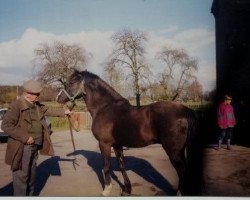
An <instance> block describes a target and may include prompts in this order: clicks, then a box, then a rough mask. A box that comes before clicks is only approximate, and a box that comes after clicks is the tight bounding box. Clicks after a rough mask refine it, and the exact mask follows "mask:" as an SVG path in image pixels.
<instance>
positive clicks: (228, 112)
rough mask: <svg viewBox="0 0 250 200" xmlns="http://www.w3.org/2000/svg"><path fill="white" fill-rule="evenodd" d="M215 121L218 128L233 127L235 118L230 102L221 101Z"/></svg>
mask: <svg viewBox="0 0 250 200" xmlns="http://www.w3.org/2000/svg"><path fill="white" fill-rule="evenodd" d="M217 123H218V125H219V127H220V128H222V129H224V128H228V127H234V126H235V124H236V120H235V117H234V109H233V106H232V105H230V104H225V103H224V102H222V103H221V104H220V105H219V107H218V110H217Z"/></svg>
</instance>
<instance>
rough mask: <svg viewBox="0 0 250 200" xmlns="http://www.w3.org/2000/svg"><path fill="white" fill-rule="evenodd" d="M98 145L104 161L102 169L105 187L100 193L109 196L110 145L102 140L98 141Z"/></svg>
mask: <svg viewBox="0 0 250 200" xmlns="http://www.w3.org/2000/svg"><path fill="white" fill-rule="evenodd" d="M99 147H100V150H101V154H102V156H103V162H104V167H103V171H104V178H105V188H104V190H103V192H102V195H103V196H109V195H110V192H111V189H112V184H111V177H110V156H111V146H110V145H108V144H105V143H103V142H100V143H99Z"/></svg>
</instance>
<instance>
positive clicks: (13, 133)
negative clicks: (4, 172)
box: [2, 80, 71, 196]
mask: <svg viewBox="0 0 250 200" xmlns="http://www.w3.org/2000/svg"><path fill="white" fill-rule="evenodd" d="M23 91H24V92H23V95H22V96H21V97H20V98H19V99H17V100H15V101H14V102H13V103H12V104H11V105H10V107H9V109H8V111H7V112H6V115H5V117H4V119H3V122H2V129H3V131H4V132H6V133H7V134H8V135H9V138H8V144H7V149H6V156H5V162H6V164H8V165H10V166H11V170H12V175H13V190H14V196H33V195H34V183H35V176H36V162H37V159H38V151H40V154H42V155H50V156H53V155H54V150H53V147H52V143H51V140H50V134H49V128H48V125H47V122H46V118H45V116H55V117H64V116H66V115H68V114H70V113H71V112H70V111H69V110H68V109H65V110H64V109H52V108H47V107H45V106H44V105H43V104H41V103H40V102H39V101H38V99H39V95H40V92H41V91H42V85H41V84H40V82H38V81H36V80H28V81H26V82H24V83H23Z"/></svg>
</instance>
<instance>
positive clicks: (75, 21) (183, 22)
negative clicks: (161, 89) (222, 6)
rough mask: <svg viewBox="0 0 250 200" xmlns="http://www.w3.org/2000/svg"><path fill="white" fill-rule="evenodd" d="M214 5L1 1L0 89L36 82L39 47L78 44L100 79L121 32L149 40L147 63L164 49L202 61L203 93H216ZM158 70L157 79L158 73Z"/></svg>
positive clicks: (196, 0) (154, 0)
mask: <svg viewBox="0 0 250 200" xmlns="http://www.w3.org/2000/svg"><path fill="white" fill-rule="evenodd" d="M211 5H212V0H1V1H0V84H5V85H6V84H10V85H14V84H18V85H21V84H22V82H23V81H24V80H27V79H29V78H32V77H33V76H34V73H35V72H34V68H33V62H32V59H33V58H34V49H35V48H38V47H39V45H40V44H41V43H45V42H46V43H52V42H53V41H62V42H66V43H68V44H74V43H77V44H80V45H82V46H83V47H84V48H85V50H86V51H87V52H89V53H91V54H92V55H93V57H92V58H91V60H90V61H89V64H88V66H87V68H88V70H89V71H92V72H94V73H96V74H98V75H102V70H103V66H102V63H103V62H104V60H105V58H106V57H107V56H108V55H109V53H110V52H111V50H112V47H113V44H112V42H111V40H110V37H111V35H112V34H113V33H114V32H117V31H119V30H121V29H123V28H130V29H131V30H139V31H145V32H147V33H148V35H149V41H148V43H147V46H146V50H147V55H146V57H147V59H148V60H149V62H151V63H154V62H155V61H154V56H155V53H156V52H157V51H159V50H160V48H161V47H162V46H163V45H171V46H172V47H176V48H184V49H186V50H187V51H188V53H189V54H190V56H192V57H196V58H197V59H198V61H199V71H198V73H197V76H198V79H199V81H200V82H201V83H202V85H203V88H204V90H211V89H213V88H214V87H215V76H216V74H215V27H214V26H215V25H214V24H215V20H214V17H213V15H212V14H211V13H210V10H211ZM154 70H155V75H156V74H157V70H158V71H160V70H161V69H159V66H158V69H157V67H156V68H155V69H153V70H152V71H154Z"/></svg>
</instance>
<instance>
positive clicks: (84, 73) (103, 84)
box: [79, 70, 128, 102]
mask: <svg viewBox="0 0 250 200" xmlns="http://www.w3.org/2000/svg"><path fill="white" fill-rule="evenodd" d="M79 73H80V74H81V76H82V77H83V79H84V81H85V82H86V83H88V82H90V81H91V82H93V81H94V82H95V84H97V85H98V86H100V87H101V88H102V89H104V90H105V91H106V92H108V93H109V94H110V95H111V96H112V97H113V98H114V99H115V100H119V101H121V100H122V101H126V102H128V100H127V99H125V98H124V97H123V96H122V95H120V94H119V93H118V92H116V91H115V90H114V88H112V87H111V86H110V85H109V84H108V83H106V82H105V81H104V80H102V79H101V78H100V77H99V76H98V75H96V74H93V73H91V72H89V71H87V70H85V71H81V72H79Z"/></svg>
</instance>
